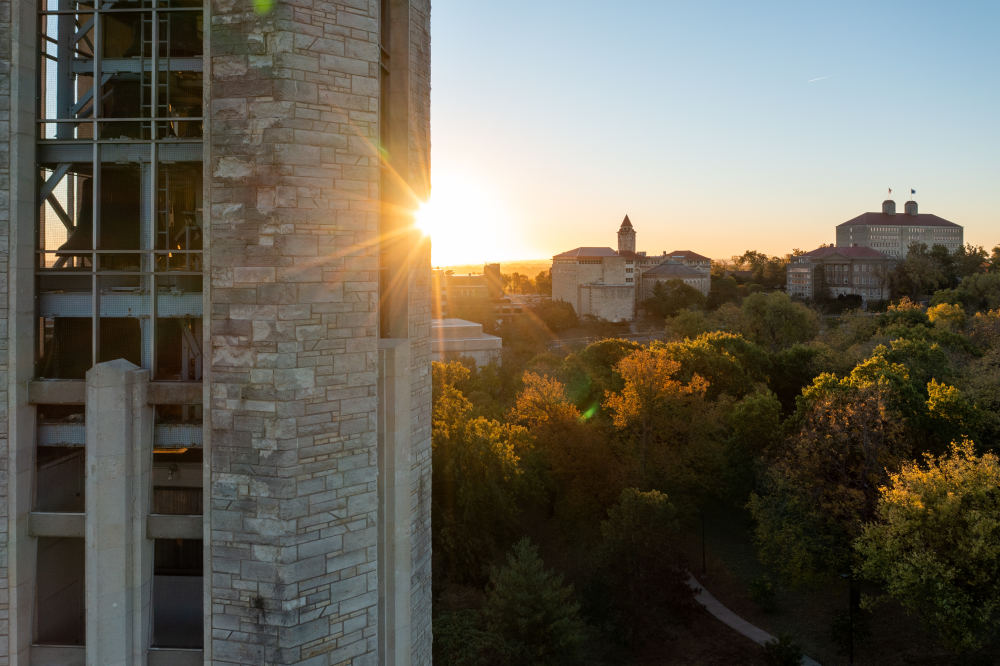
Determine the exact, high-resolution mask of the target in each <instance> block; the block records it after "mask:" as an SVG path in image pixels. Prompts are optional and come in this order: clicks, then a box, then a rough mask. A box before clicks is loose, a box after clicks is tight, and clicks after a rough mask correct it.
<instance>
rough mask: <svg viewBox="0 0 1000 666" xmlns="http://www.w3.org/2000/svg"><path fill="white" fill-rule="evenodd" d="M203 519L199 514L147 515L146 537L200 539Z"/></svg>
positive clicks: (202, 534)
mask: <svg viewBox="0 0 1000 666" xmlns="http://www.w3.org/2000/svg"><path fill="white" fill-rule="evenodd" d="M204 523H205V521H204V519H203V518H202V517H201V516H148V517H147V518H146V538H147V539H202V538H204V533H203V531H202V530H203V529H204Z"/></svg>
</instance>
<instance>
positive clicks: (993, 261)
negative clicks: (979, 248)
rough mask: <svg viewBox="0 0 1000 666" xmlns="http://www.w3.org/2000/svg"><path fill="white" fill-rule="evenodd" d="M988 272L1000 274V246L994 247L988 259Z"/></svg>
mask: <svg viewBox="0 0 1000 666" xmlns="http://www.w3.org/2000/svg"><path fill="white" fill-rule="evenodd" d="M987 270H988V271H989V272H990V273H1000V245H996V246H994V247H993V251H992V252H990V256H989V259H988V264H987Z"/></svg>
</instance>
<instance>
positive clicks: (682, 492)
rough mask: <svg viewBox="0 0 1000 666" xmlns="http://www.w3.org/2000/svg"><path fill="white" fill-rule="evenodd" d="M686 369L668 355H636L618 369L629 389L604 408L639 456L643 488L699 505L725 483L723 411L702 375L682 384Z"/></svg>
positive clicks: (642, 351)
mask: <svg viewBox="0 0 1000 666" xmlns="http://www.w3.org/2000/svg"><path fill="white" fill-rule="evenodd" d="M680 369H681V364H680V363H678V362H677V361H674V360H672V359H671V358H669V356H667V355H666V354H665V353H663V352H662V351H659V350H650V349H640V350H637V351H634V352H632V353H631V354H629V355H628V356H626V357H625V358H623V359H622V360H621V361H619V363H618V365H617V366H615V370H616V371H617V372H618V374H619V375H621V377H622V380H623V382H624V385H623V387H622V390H621V391H620V392H617V393H610V392H609V393H608V394H607V397H606V399H605V403H604V405H605V409H606V410H607V411H608V413H609V414H610V415H611V417H612V422H613V423H614V426H615V428H616V429H617V433H618V436H619V437H620V438H621V439H622V441H624V442H627V445H628V448H629V449H630V450H631V451H633V452H634V454H633V457H634V460H635V468H636V470H637V471H636V474H637V476H638V485H639V486H640V487H642V488H658V489H665V488H670V489H671V493H672V496H673V498H674V501H675V502H694V501H695V500H696V498H697V497H699V496H701V495H703V494H704V493H705V492H707V491H709V490H713V489H715V488H717V487H718V484H719V476H718V474H717V471H718V469H719V467H720V465H721V463H722V460H723V457H722V444H721V441H720V440H721V431H722V422H721V421H722V419H721V412H722V407H721V405H719V404H716V403H712V402H710V401H708V400H706V397H705V394H706V392H707V390H708V382H706V381H705V380H704V379H702V378H701V377H699V376H698V375H697V374H695V375H693V376H692V377H691V379H690V380H689V381H686V382H682V381H679V380H678V379H677V378H676V375H677V373H678V372H679V371H680Z"/></svg>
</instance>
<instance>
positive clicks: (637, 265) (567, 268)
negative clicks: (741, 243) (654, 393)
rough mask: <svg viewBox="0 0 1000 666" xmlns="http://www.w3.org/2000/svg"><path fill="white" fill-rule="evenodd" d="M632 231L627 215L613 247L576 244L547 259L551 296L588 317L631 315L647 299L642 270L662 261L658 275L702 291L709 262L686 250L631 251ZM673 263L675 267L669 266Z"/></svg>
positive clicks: (626, 317)
mask: <svg viewBox="0 0 1000 666" xmlns="http://www.w3.org/2000/svg"><path fill="white" fill-rule="evenodd" d="M635 241H636V232H635V228H634V227H633V226H632V222H631V220H629V219H628V215H626V216H625V219H624V220H622V223H621V226H620V227H619V229H618V250H617V251H616V250H612V249H611V248H610V247H578V248H576V249H575V250H570V251H569V252H563V253H561V254H557V255H555V256H554V257H552V298H553V300H561V301H566V302H567V303H570V304H571V305H572V306H573V308H574V309H575V310H576V313H577V314H578V315H594V316H597V317H601V318H602V319H607V320H609V321H629V320H631V319H634V318H635V315H636V309H637V306H638V305H639V303H640V302H641V301H642V299H644V298H647V297H648V295H649V294H648V293H647V291H648V290H647V289H645V288H644V287H643V285H644V283H645V282H649V285H648V286H649V289H651V288H652V282H651V281H644V280H643V278H642V276H643V273H645V272H646V271H649V270H651V269H654V268H656V267H658V266H660V264H662V263H664V262H668V264H670V266H669V267H665V268H663V269H660V272H659V273H660V275H661V278H662V277H664V276H665V275H666V273H671V275H670V276H669V279H681V280H684V281H685V282H687V283H688V284H691V285H692V286H694V287H696V288H698V289H701V290H702V293H704V294H706V295H707V294H708V289H709V286H710V280H709V272H710V271H711V260H710V259H708V258H707V257H703V256H702V255H700V254H697V253H695V252H691V251H690V250H680V251H677V252H674V253H671V255H667V253H666V252H663V253H662V254H661V255H653V256H646V253H645V252H637V251H636V249H635V247H636V244H635ZM675 265H676V266H675Z"/></svg>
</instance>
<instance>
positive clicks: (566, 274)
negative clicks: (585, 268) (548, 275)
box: [552, 260, 580, 314]
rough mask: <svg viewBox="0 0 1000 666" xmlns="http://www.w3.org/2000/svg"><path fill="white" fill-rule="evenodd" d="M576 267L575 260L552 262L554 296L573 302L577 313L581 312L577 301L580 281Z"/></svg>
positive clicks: (557, 298)
mask: <svg viewBox="0 0 1000 666" xmlns="http://www.w3.org/2000/svg"><path fill="white" fill-rule="evenodd" d="M576 269H577V265H576V261H575V260H573V261H559V260H555V261H553V262H552V298H553V300H556V301H566V302H567V303H570V304H572V305H573V308H574V309H576V310H577V314H580V311H579V303H578V301H577V287H578V286H579V284H580V282H579V280H578V279H577V275H576Z"/></svg>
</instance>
